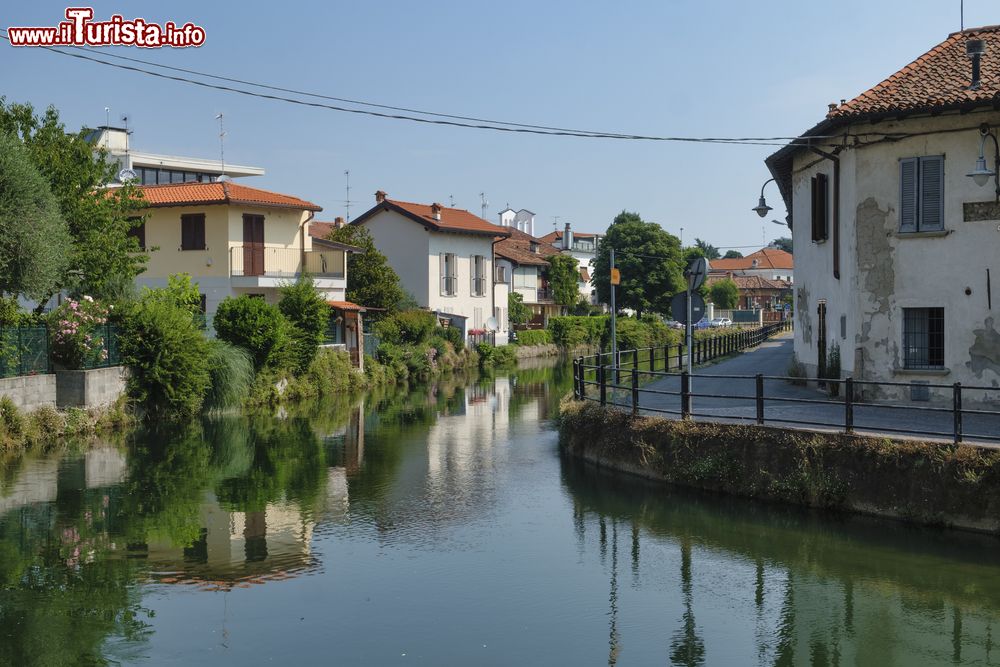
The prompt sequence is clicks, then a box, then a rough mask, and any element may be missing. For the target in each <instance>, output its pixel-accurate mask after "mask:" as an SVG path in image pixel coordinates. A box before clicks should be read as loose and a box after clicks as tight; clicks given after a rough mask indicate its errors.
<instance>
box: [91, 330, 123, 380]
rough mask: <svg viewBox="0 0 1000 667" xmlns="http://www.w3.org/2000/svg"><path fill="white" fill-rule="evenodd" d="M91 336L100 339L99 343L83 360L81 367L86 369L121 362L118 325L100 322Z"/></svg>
mask: <svg viewBox="0 0 1000 667" xmlns="http://www.w3.org/2000/svg"><path fill="white" fill-rule="evenodd" d="M91 336H93V338H94V339H95V340H98V341H99V344H98V345H97V346H96V347H94V349H92V350H91V351H90V354H88V355H87V357H86V358H85V359H84V360H83V363H82V364H81V367H82V368H83V369H84V370H89V369H92V368H107V367H109V366H118V365H120V364H121V362H122V360H121V354H120V353H119V352H118V327H116V326H114V325H113V324H100V325H98V326H96V327H93V329H92V330H91Z"/></svg>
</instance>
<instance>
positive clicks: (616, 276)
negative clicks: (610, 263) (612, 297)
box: [611, 269, 622, 285]
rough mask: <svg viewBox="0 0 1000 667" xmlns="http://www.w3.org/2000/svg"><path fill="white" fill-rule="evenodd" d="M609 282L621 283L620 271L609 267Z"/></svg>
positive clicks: (613, 283)
mask: <svg viewBox="0 0 1000 667" xmlns="http://www.w3.org/2000/svg"><path fill="white" fill-rule="evenodd" d="M611 284H612V285H621V284H622V272H621V271H619V270H618V269H611Z"/></svg>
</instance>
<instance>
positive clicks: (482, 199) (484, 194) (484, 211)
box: [479, 192, 490, 220]
mask: <svg viewBox="0 0 1000 667" xmlns="http://www.w3.org/2000/svg"><path fill="white" fill-rule="evenodd" d="M479 199H480V200H481V201H482V202H483V214H482V218H483V219H484V220H485V219H486V207H487V206H489V205H490V203H489V202H488V201H486V193H485V192H480V193H479Z"/></svg>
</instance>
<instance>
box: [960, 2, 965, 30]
mask: <svg viewBox="0 0 1000 667" xmlns="http://www.w3.org/2000/svg"><path fill="white" fill-rule="evenodd" d="M958 14H959V19H958V28H959V30H965V0H958Z"/></svg>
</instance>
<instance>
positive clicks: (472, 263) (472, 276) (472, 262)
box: [469, 255, 476, 296]
mask: <svg viewBox="0 0 1000 667" xmlns="http://www.w3.org/2000/svg"><path fill="white" fill-rule="evenodd" d="M469 294H471V295H472V296H476V256H475V255H469Z"/></svg>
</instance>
